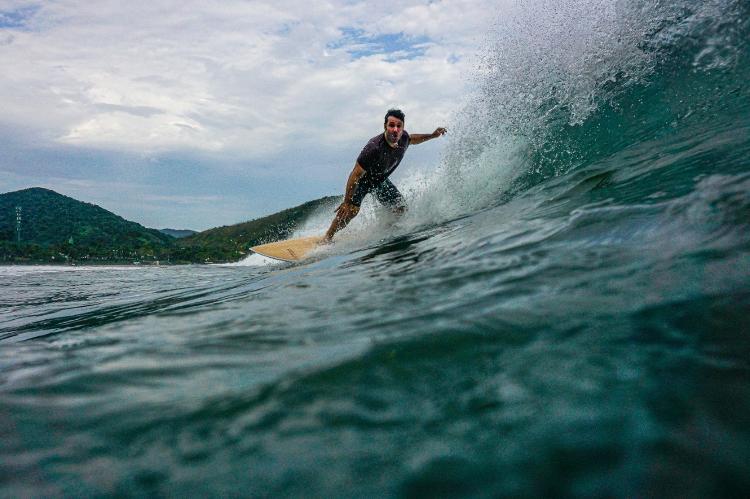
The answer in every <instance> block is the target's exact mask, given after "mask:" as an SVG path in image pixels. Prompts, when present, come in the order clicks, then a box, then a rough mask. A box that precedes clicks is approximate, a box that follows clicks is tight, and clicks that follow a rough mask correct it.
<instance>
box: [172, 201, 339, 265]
mask: <svg viewBox="0 0 750 499" xmlns="http://www.w3.org/2000/svg"><path fill="white" fill-rule="evenodd" d="M340 202H341V198H340V197H339V196H328V197H324V198H320V199H316V200H315V201H308V202H307V203H304V204H301V205H299V206H295V207H294V208H289V209H286V210H283V211H280V212H278V213H274V214H273V215H269V216H266V217H263V218H258V219H256V220H251V221H249V222H243V223H239V224H235V225H229V226H224V227H217V228H214V229H209V230H206V231H203V232H199V233H197V234H194V235H192V236H188V237H185V238H182V239H179V240H177V241H175V243H174V247H175V249H174V250H173V252H172V255H173V258H174V259H176V260H178V261H205V260H207V259H208V260H211V261H236V260H239V259H241V258H242V257H243V256H244V255H245V254H247V248H249V247H251V246H255V245H257V244H262V243H267V242H272V241H279V240H281V239H285V238H287V237H289V236H291V234H292V232H294V229H295V228H297V227H299V226H300V225H301V224H302V223H304V222H305V220H307V218H308V217H309V216H310V215H311V214H313V213H314V212H316V211H317V210H318V209H325V210H328V211H331V218H333V209H334V208H335V207H336V205H337V204H338V203H340Z"/></svg>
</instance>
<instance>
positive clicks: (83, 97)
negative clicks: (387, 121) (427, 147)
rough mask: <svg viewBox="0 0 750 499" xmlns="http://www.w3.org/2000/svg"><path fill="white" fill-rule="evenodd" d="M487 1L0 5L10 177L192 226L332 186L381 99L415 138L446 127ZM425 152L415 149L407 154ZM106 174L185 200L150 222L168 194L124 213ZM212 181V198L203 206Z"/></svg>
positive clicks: (2, 161) (376, 117)
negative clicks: (403, 116) (399, 113)
mask: <svg viewBox="0 0 750 499" xmlns="http://www.w3.org/2000/svg"><path fill="white" fill-rule="evenodd" d="M493 5H494V4H493V3H492V2H489V1H485V0H479V1H476V2H469V1H464V0H455V1H451V2H447V1H446V2H419V1H415V0H404V1H402V2H400V3H398V4H397V5H393V6H392V8H389V7H391V6H389V5H385V4H382V3H372V2H351V1H346V0H336V1H333V0H329V1H325V0H324V1H316V2H307V1H302V0H286V1H285V0H281V1H270V0H269V1H251V2H247V1H240V0H226V1H223V2H221V3H218V4H217V3H211V2H201V1H197V0H179V1H178V0H148V1H145V0H133V1H130V2H127V3H126V2H121V1H119V0H99V1H97V2H94V3H91V2H85V1H83V0H56V1H54V2H29V1H22V0H5V1H0V60H2V61H3V63H4V67H5V68H6V70H5V71H4V74H3V78H2V79H0V100H1V101H2V103H3V112H2V113H0V144H6V145H7V144H10V145H11V146H12V147H11V148H10V149H8V148H0V170H2V171H3V172H14V176H13V182H12V183H8V182H6V187H7V188H13V187H15V186H17V187H18V188H21V187H24V186H28V185H27V184H29V183H30V182H34V183H37V184H39V183H44V185H45V186H48V187H50V188H52V189H55V186H57V187H58V188H59V189H62V190H65V189H67V190H68V192H71V193H72V194H75V195H76V196H79V198H80V199H85V200H91V201H96V200H98V199H101V200H109V201H108V203H109V204H108V205H109V206H114V207H117V208H118V209H121V210H122V211H119V212H118V213H122V214H123V215H128V216H130V217H134V218H135V219H136V220H139V221H148V223H150V224H152V225H155V226H156V225H170V224H171V225H185V223H182V222H181V221H183V222H184V221H186V220H187V221H192V222H191V224H193V225H192V226H193V227H208V226H211V225H216V224H219V223H225V222H228V220H227V214H228V213H231V214H233V216H236V217H241V218H242V219H247V218H251V217H252V216H254V215H255V214H265V213H269V212H270V211H272V210H275V209H280V208H284V207H286V206H291V205H293V204H296V203H300V202H303V201H306V200H308V199H311V198H312V197H313V196H320V195H323V194H330V193H333V192H338V191H339V190H340V189H341V186H342V184H343V181H344V179H345V176H346V174H347V173H348V171H347V170H348V169H350V168H351V165H352V162H353V159H354V157H356V154H357V153H358V152H359V149H360V148H361V147H362V145H363V144H364V142H365V141H366V140H367V139H368V138H369V137H371V136H372V135H374V134H375V133H377V131H378V130H379V128H380V126H381V123H382V122H381V116H382V115H383V113H384V111H385V109H387V108H388V107H392V106H398V107H401V108H402V109H404V110H405V111H406V113H407V129H408V130H410V131H412V132H414V131H417V132H422V131H430V130H432V129H434V127H435V126H437V125H441V124H446V123H447V121H448V120H449V118H450V116H451V115H452V113H453V112H454V111H455V110H456V108H457V106H458V103H459V102H460V100H461V98H462V96H463V95H464V94H465V93H466V92H467V88H468V87H469V86H470V85H471V80H470V78H467V75H469V74H471V72H472V71H473V65H474V62H473V61H474V60H475V59H474V56H475V55H476V52H477V50H478V47H479V46H478V44H477V37H481V36H482V35H481V33H483V32H484V31H485V30H486V26H487V25H488V23H489V22H490V20H491V18H492V14H491V13H492V12H493V9H496V7H494V6H493ZM438 148H439V144H437V145H434V146H432V149H435V150H438ZM30 152H33V153H30ZM433 153H434V151H433V152H431V153H430V155H427V156H424V157H420V154H422V153H421V152H420V151H417V152H414V153H410V164H418V163H419V162H420V161H421V162H422V163H425V162H429V161H433V160H432V159H429V160H428V159H425V158H428V157H429V158H434V154H433ZM154 158H156V159H158V160H159V161H156V162H154V161H152V160H153V159H154ZM420 158H421V159H420ZM165 165H168V167H167V168H166V170H167V171H168V172H169V174H168V175H167V174H166V173H164V171H165ZM199 168H200V169H202V170H201V171H202V173H201V174H200V175H197V174H195V175H192V176H191V175H184V171H185V170H186V169H188V170H190V171H194V170H195V169H199ZM24 172H26V173H24ZM24 175H25V176H26V177H24ZM45 175H49V177H45ZM87 177H91V178H94V179H95V180H96V182H95V183H92V184H91V185H90V186H89V187H86V186H85V185H76V187H75V191H72V190H71V189H72V187H71V184H66V183H65V178H68V180H70V181H80V180H82V179H86V178H87ZM24 178H26V181H24ZM45 178H46V179H48V180H47V181H46V182H45ZM102 179H111V180H112V184H108V183H106V182H103V181H102ZM225 179H232V180H233V182H230V181H229V180H225ZM118 181H122V182H124V183H126V184H128V185H130V184H132V182H134V181H137V182H138V183H145V182H148V183H149V186H148V189H146V190H147V191H148V193H149V195H155V196H158V195H160V194H164V195H170V196H185V197H184V198H181V199H190V198H191V197H192V198H194V199H196V204H195V207H193V208H190V207H189V206H188V205H185V204H184V203H179V205H180V210H181V211H180V212H179V216H180V217H181V218H179V219H177V221H171V220H169V219H166V220H164V222H163V223H161V224H160V223H158V221H157V219H158V213H162V214H164V213H166V211H164V209H165V206H167V205H168V204H169V203H168V202H167V201H166V200H162V201H159V202H158V203H157V202H156V201H153V202H149V203H145V202H144V203H139V204H133V203H130V205H128V203H127V200H125V199H124V195H123V193H122V192H121V191H118V189H117V188H116V187H115V186H114V185H115V184H117V183H118ZM229 183H233V184H234V185H231V186H230V185H228V184H229ZM86 189H90V191H89V192H88V195H87V194H86V192H85V190H86ZM144 189H145V188H144ZM217 191H218V192H221V193H222V196H223V199H224V201H223V202H222V201H216V202H215V203H214V204H213V206H212V207H211V209H210V210H209V209H204V208H202V207H200V206H199V203H198V201H197V200H199V199H203V198H202V197H201V196H209V197H210V196H215V195H216V192H217ZM127 192H128V193H129V194H128V195H130V196H133V197H134V198H135V199H141V197H142V196H143V195H144V194H143V193H142V192H141V190H138V189H136V188H135V187H130V188H129V190H128V191H127ZM247 192H250V193H252V197H253V200H252V206H251V205H250V204H249V203H250V202H249V201H248V202H245V201H240V200H241V199H242V197H243V196H244V195H245V194H244V193H247ZM227 193H231V194H227ZM230 197H231V198H232V199H234V201H230V200H229V199H230ZM118 198H119V199H121V200H120V201H118ZM153 199H156V198H153ZM117 203H120V204H117ZM243 203H244V204H243ZM191 209H193V210H195V211H194V212H193V215H191V211H190V210H191ZM139 210H140V211H139ZM149 210H153V211H149ZM157 210H161V211H160V212H158V213H157ZM200 210H202V211H200ZM252 210H256V211H258V212H259V213H251V211H252ZM139 213H140V214H139ZM174 213H175V215H174V216H177V215H176V213H177V211H175V212H174ZM242 213H245V214H244V215H241V214H242ZM191 216H192V218H191ZM173 220H174V219H173Z"/></svg>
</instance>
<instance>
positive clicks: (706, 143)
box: [0, 0, 750, 497]
mask: <svg viewBox="0 0 750 499" xmlns="http://www.w3.org/2000/svg"><path fill="white" fill-rule="evenodd" d="M749 11H750V6H749V5H748V3H747V2H742V1H709V2H687V1H682V2H669V3H662V2H639V1H634V2H605V1H593V0H592V1H588V2H564V1H563V2H552V1H549V2H544V1H539V2H524V3H523V4H522V5H514V6H511V7H509V8H508V9H507V10H504V11H503V12H501V13H500V14H499V16H500V17H499V21H498V23H497V24H496V25H495V27H494V29H493V32H492V33H491V34H490V36H489V40H490V42H488V44H487V46H486V47H485V49H484V57H483V59H482V64H481V66H480V68H478V70H477V73H476V74H475V75H473V78H475V82H476V88H477V91H476V93H475V94H473V95H471V96H468V97H467V101H466V103H465V105H464V106H463V107H462V108H461V109H460V110H459V111H458V112H457V113H456V117H455V120H454V122H453V123H452V126H451V132H452V133H451V136H450V137H451V138H450V140H451V143H450V146H449V147H448V148H447V150H448V152H447V153H446V155H445V157H444V159H443V161H442V163H441V164H440V165H439V167H437V168H436V170H435V171H434V172H433V173H432V174H430V175H429V176H428V175H423V176H421V177H418V176H416V175H415V176H413V177H407V178H405V179H404V180H403V181H402V185H403V187H404V191H405V192H406V193H407V196H408V200H409V206H410V209H409V211H408V212H407V214H406V215H405V216H404V217H403V218H402V219H400V220H396V221H394V220H393V219H390V218H389V217H388V216H385V215H384V214H383V213H381V211H380V209H379V208H378V207H377V206H375V205H372V204H370V205H366V206H363V215H361V217H358V219H357V220H356V222H355V223H354V224H353V225H352V227H350V228H347V229H346V231H344V232H342V233H341V234H340V238H339V240H338V242H337V244H336V245H334V247H333V248H331V249H329V250H327V252H328V254H321V255H320V258H319V259H317V260H315V261H313V262H311V263H307V264H304V265H299V266H287V265H283V266H280V265H269V264H268V262H267V261H262V260H261V259H258V258H255V259H254V260H252V261H249V262H246V265H239V266H224V267H221V266H186V267H163V268H154V267H146V268H125V267H119V268H114V267H108V268H68V267H61V268H55V267H4V268H3V267H0V278H1V279H2V282H3V288H2V291H1V292H0V311H1V313H0V317H1V318H0V463H2V464H0V495H3V496H5V495H7V496H29V495H31V496H40V495H43V496H60V495H66V496H67V495H70V496H73V495H101V494H118V495H173V496H177V495H188V494H189V495H211V496H218V495H252V496H300V495H304V496H347V497H349V496H479V497H485V496H486V497H496V496H532V495H533V496H543V495H558V496H559V495H563V496H628V497H632V496H668V497H684V496H705V497H723V496H739V495H740V494H742V493H743V492H745V491H747V490H748V488H749V487H750V479H749V478H748V477H749V476H750V475H749V474H748V465H747V463H748V462H749V459H748V450H747V449H748V448H750V445H748V444H750V437H749V436H748V430H747V429H748V427H750V425H749V424H748V423H749V421H748V417H747V414H750V361H749V360H748V359H750V339H749V338H750V327H748V320H747V318H748V317H749V316H750V163H749V161H748V159H747V158H748V157H750V95H749V93H750V91H749V90H748V88H749V87H748V85H747V82H748V81H749V77H750V69H749V68H750V60H748V56H749V55H750V51H749V50H748V40H750V12H749ZM405 168H406V165H405ZM329 220H330V213H321V214H320V216H318V217H316V218H314V219H313V220H312V221H311V222H310V224H309V225H308V226H307V227H305V228H303V230H302V232H310V233H312V232H319V231H320V229H321V228H323V227H324V226H325V224H326V223H328V221H329Z"/></svg>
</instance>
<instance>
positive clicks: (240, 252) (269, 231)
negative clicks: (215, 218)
mask: <svg viewBox="0 0 750 499" xmlns="http://www.w3.org/2000/svg"><path fill="white" fill-rule="evenodd" d="M339 200H340V199H339V198H338V197H333V196H332V197H325V198H321V199H318V200H315V201H310V202H308V203H305V204H302V205H300V206H297V207H294V208H289V209H287V210H284V211H281V212H279V213H275V214H273V215H269V216H267V217H263V218H259V219H257V220H252V221H249V222H244V223H240V224H236V225H231V226H225V227H218V228H215V229H210V230H207V231H204V232H199V233H196V234H193V235H191V236H189V237H184V238H181V239H175V238H174V237H171V236H169V235H167V234H164V233H162V232H161V231H158V230H155V229H148V228H146V227H143V226H142V225H140V224H137V223H135V222H130V221H128V220H125V219H124V218H122V217H120V216H118V215H115V214H114V213H111V212H109V211H107V210H105V209H103V208H101V207H99V206H96V205H93V204H90V203H84V202H81V201H77V200H75V199H73V198H70V197H67V196H63V195H62V194H58V193H56V192H54V191H51V190H48V189H42V188H38V187H35V188H31V189H24V190H21V191H15V192H9V193H5V194H0V263H3V262H5V263H59V262H69V263H74V262H78V263H130V262H134V261H139V262H155V261H159V262H164V263H166V262H169V263H197V262H206V261H211V262H231V261H237V260H240V259H242V258H243V257H244V255H246V254H247V249H248V247H250V246H254V245H256V244H259V243H262V242H269V241H275V240H279V239H284V238H285V237H288V236H289V235H290V234H291V233H292V232H293V231H294V229H295V228H296V227H298V226H299V225H300V224H302V223H303V222H304V221H305V220H306V219H307V217H309V216H310V215H311V214H312V213H313V212H315V211H316V210H318V209H329V208H330V209H331V210H332V209H333V208H334V207H335V205H336V203H338V202H339ZM17 207H20V209H21V224H20V227H21V230H20V242H19V240H18V232H17V231H16V213H17V211H16V208H17Z"/></svg>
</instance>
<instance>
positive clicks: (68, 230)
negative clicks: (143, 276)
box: [0, 187, 173, 248]
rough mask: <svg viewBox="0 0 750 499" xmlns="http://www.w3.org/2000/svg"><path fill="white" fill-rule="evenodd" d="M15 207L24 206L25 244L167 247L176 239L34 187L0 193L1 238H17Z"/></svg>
mask: <svg viewBox="0 0 750 499" xmlns="http://www.w3.org/2000/svg"><path fill="white" fill-rule="evenodd" d="M16 207H20V208H21V224H20V225H21V241H22V242H25V243H32V244H39V245H60V244H66V243H67V244H72V245H75V246H85V247H97V246H107V247H117V248H137V247H141V246H154V247H159V246H165V245H169V244H170V243H171V242H172V240H173V238H172V237H170V236H168V235H166V234H162V233H161V232H159V231H158V230H154V229H147V228H146V227H144V226H142V225H140V224H138V223H135V222H130V221H128V220H125V219H124V218H122V217H120V216H118V215H115V214H114V213H112V212H109V211H107V210H105V209H104V208H101V207H99V206H96V205H94V204H90V203H84V202H81V201H78V200H75V199H73V198H70V197H68V196H64V195H62V194H58V193H57V192H55V191H51V190H49V189H42V188H40V187H33V188H31V189H24V190H21V191H15V192H9V193H6V194H0V241H14V240H16V239H17V234H16Z"/></svg>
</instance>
